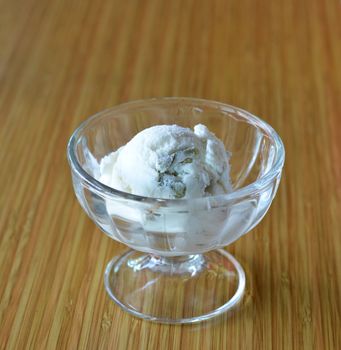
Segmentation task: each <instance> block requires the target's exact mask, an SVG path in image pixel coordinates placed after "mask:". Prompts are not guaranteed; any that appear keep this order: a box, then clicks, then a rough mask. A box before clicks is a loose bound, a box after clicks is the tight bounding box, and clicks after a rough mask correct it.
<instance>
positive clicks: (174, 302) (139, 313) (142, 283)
mask: <svg viewBox="0 0 341 350" xmlns="http://www.w3.org/2000/svg"><path fill="white" fill-rule="evenodd" d="M104 279H105V288H106V290H107V292H108V294H109V296H110V297H111V299H113V300H114V301H115V302H116V303H117V304H118V305H119V306H120V307H121V308H122V309H123V310H125V311H127V312H129V313H130V314H132V315H134V316H136V317H140V318H143V319H145V320H149V321H155V322H159V323H171V324H184V323H196V322H201V321H204V320H207V319H210V318H212V317H215V316H218V315H220V314H222V313H223V312H226V311H227V310H230V309H231V308H233V307H234V306H236V305H237V304H238V302H239V301H240V300H241V298H242V296H243V293H244V289H245V273H244V270H243V268H242V267H241V265H240V264H239V263H238V261H237V260H236V259H235V258H234V257H233V256H232V255H231V254H229V253H227V252H226V251H225V250H222V249H219V250H213V251H210V252H207V253H203V254H195V255H187V256H181V257H167V258H166V257H158V256H155V255H152V254H147V253H142V252H137V251H134V250H130V251H128V252H126V253H125V254H123V255H122V256H120V257H119V258H115V259H113V260H111V261H110V263H109V264H108V266H107V268H106V271H105V276H104Z"/></svg>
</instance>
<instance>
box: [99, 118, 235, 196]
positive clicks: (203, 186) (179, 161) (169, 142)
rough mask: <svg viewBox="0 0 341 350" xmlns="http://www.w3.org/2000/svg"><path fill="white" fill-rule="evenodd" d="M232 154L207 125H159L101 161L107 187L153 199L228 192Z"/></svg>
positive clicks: (102, 179) (101, 177)
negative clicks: (185, 126) (188, 126)
mask: <svg viewBox="0 0 341 350" xmlns="http://www.w3.org/2000/svg"><path fill="white" fill-rule="evenodd" d="M229 157H230V154H229V152H227V151H226V150H225V147H224V144H223V143H222V142H221V141H220V140H219V139H218V138H217V137H216V136H215V135H214V134H213V133H212V132H210V131H209V130H208V129H207V127H206V126H204V125H202V124H198V125H196V126H195V127H194V130H192V129H189V128H184V127H181V126H178V125H156V126H153V127H150V128H148V129H145V130H143V131H141V132H140V133H138V134H137V135H136V136H134V137H133V138H132V139H131V140H130V141H129V142H128V143H127V144H126V145H125V146H122V147H121V148H119V149H118V150H117V151H115V152H112V153H110V154H109V155H107V156H105V157H104V158H103V159H102V160H101V163H100V178H99V180H100V181H101V182H103V183H104V184H106V185H108V186H110V187H112V188H115V189H118V190H121V191H124V192H129V193H132V194H136V195H141V196H146V197H154V198H165V199H173V198H198V197H204V196H209V195H216V194H222V193H228V192H230V191H231V190H232V186H231V181H230V175H229V173H230V166H229Z"/></svg>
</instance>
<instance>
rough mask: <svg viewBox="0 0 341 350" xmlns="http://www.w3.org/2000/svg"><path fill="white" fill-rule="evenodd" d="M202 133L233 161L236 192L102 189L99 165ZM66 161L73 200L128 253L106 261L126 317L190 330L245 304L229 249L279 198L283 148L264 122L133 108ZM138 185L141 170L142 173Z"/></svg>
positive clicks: (78, 140)
mask: <svg viewBox="0 0 341 350" xmlns="http://www.w3.org/2000/svg"><path fill="white" fill-rule="evenodd" d="M199 123H201V124H204V125H206V126H208V127H209V129H210V130H211V131H212V132H214V134H215V135H216V136H217V137H218V138H219V139H220V140H222V142H223V143H224V145H225V147H226V150H228V151H229V152H230V154H231V156H230V177H231V183H232V187H233V191H232V192H230V193H227V194H219V195H215V196H208V197H202V198H193V199H160V198H150V197H143V196H138V195H133V194H130V193H127V192H121V191H118V190H115V189H113V188H111V187H108V186H106V185H105V184H103V183H101V182H100V181H99V180H98V179H99V177H100V166H99V163H100V161H101V159H102V158H103V157H104V156H106V155H107V154H109V153H110V152H112V151H113V150H116V149H118V148H119V147H121V146H122V145H124V144H126V143H127V142H128V141H129V140H130V139H131V138H132V137H133V136H135V135H136V134H137V133H138V132H140V131H141V130H143V129H146V128H148V127H150V126H154V125H163V124H177V125H180V126H183V127H189V128H192V127H193V126H194V125H196V124H199ZM67 155H68V160H69V164H70V167H71V173H72V180H73V186H74V190H75V193H76V196H77V198H78V200H79V202H80V204H81V206H82V208H83V209H84V210H85V212H86V213H87V214H88V216H89V217H90V218H91V219H92V220H93V221H94V222H95V223H96V224H97V226H99V227H100V228H101V230H102V231H104V233H106V234H107V235H108V236H109V237H111V238H113V239H115V240H117V241H119V242H121V243H123V244H125V245H127V246H128V247H130V248H132V249H131V250H129V251H127V252H126V253H125V254H123V255H122V256H120V257H118V258H114V259H113V260H112V261H110V262H109V264H108V266H107V268H106V271H105V276H104V279H105V287H106V290H107V292H108V294H109V296H110V297H111V298H112V299H113V300H114V301H115V302H116V303H117V304H118V305H119V306H121V307H122V308H123V309H124V310H125V311H127V312H129V313H131V314H133V315H135V316H137V317H140V318H143V319H147V320H151V321H157V322H162V323H194V322H199V321H203V320H206V319H209V318H211V317H214V316H217V315H219V314H221V313H223V312H225V311H227V310H229V309H231V308H232V307H234V306H235V305H237V304H238V302H239V301H240V300H241V298H242V296H243V292H244V289H245V273H244V271H243V268H242V267H241V265H240V264H239V263H238V261H237V260H236V259H235V258H234V257H233V256H232V255H230V254H229V253H228V252H226V251H225V250H223V249H221V248H222V247H224V246H227V245H229V244H230V243H232V242H233V241H235V240H236V239H238V238H239V237H240V236H241V235H243V234H245V233H247V232H249V231H250V230H251V229H252V228H253V227H255V226H256V225H257V224H258V223H259V222H260V220H261V219H262V218H263V217H264V215H265V214H266V212H267V210H268V209H269V207H270V204H271V202H272V200H273V198H274V196H275V194H276V191H277V187H278V184H279V181H280V177H281V172H282V168H283V164H284V147H283V144H282V141H281V139H280V138H279V136H278V135H277V133H276V132H275V131H274V130H273V129H272V128H271V127H270V126H269V125H268V124H267V123H265V122H264V121H262V120H260V119H259V118H257V117H255V116H253V115H252V114H250V113H248V112H246V111H244V110H241V109H239V108H236V107H233V106H229V105H226V104H223V103H219V102H214V101H207V100H201V99H194V98H157V99H149V100H141V101H133V102H130V103H126V104H123V105H119V106H117V107H114V108H112V109H108V110H105V111H103V112H100V113H98V114H96V115H94V116H93V117H91V118H89V119H88V120H86V121H85V122H84V123H83V124H81V125H80V126H79V128H78V129H76V130H75V132H74V133H73V135H72V136H71V138H70V141H69V143H68V148H67ZM136 176H137V177H138V176H139V169H136Z"/></svg>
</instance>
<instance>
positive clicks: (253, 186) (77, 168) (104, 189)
mask: <svg viewBox="0 0 341 350" xmlns="http://www.w3.org/2000/svg"><path fill="white" fill-rule="evenodd" d="M181 101H183V102H187V103H194V104H197V105H198V107H200V104H201V105H208V104H210V105H214V106H215V107H218V108H220V109H222V110H225V111H227V112H230V113H231V112H236V114H237V115H238V116H240V117H242V118H243V119H245V120H247V121H248V122H249V123H250V122H251V123H250V124H255V125H257V126H258V127H260V128H261V129H263V130H265V131H266V132H267V134H268V135H270V136H271V138H272V140H273V142H274V145H275V147H276V151H277V152H276V159H275V162H274V165H273V166H272V167H271V169H270V170H269V171H268V172H267V173H266V174H265V175H263V176H262V177H260V178H259V179H257V180H256V181H253V182H252V183H250V184H248V185H246V186H243V187H241V188H238V189H237V190H235V191H232V192H230V193H224V194H219V195H212V196H206V197H199V198H178V199H168V198H156V197H145V196H140V195H136V194H131V193H128V192H123V191H120V190H116V189H114V188H112V187H109V186H107V185H105V184H103V183H102V182H100V181H98V180H96V178H94V177H93V176H91V175H90V174H89V173H87V172H86V171H85V170H84V169H83V167H82V166H81V164H80V163H79V162H78V159H77V156H76V153H75V146H76V141H77V139H78V136H79V134H80V133H81V131H82V130H83V129H84V128H85V127H86V126H87V125H88V124H90V123H91V122H92V121H93V120H95V119H97V118H100V117H103V116H105V115H106V114H107V113H112V112H122V111H124V110H126V109H129V108H130V107H135V108H136V107H138V106H139V105H141V107H142V106H143V105H145V104H147V103H148V104H159V103H162V102H166V103H167V102H168V103H172V102H181ZM67 159H68V162H69V165H70V167H71V170H72V171H74V172H75V173H76V174H77V175H78V176H79V177H80V178H81V179H82V180H83V181H84V182H85V183H86V184H87V185H88V186H90V188H91V189H92V190H94V191H95V192H96V193H98V194H100V195H105V197H107V198H113V199H117V197H121V198H124V199H129V200H134V201H138V202H141V201H143V202H149V203H155V202H157V203H158V204H159V205H160V204H162V203H167V204H169V203H172V204H180V203H182V204H183V203H184V202H188V201H191V202H192V201H203V200H204V201H207V200H212V199H213V200H214V199H217V200H224V201H230V200H233V201H235V200H238V199H240V198H243V197H246V196H250V195H252V194H255V193H257V192H259V191H261V190H262V189H263V188H265V187H266V186H267V185H268V184H269V183H271V182H272V181H273V180H274V179H275V178H276V177H277V176H278V175H280V174H281V172H282V168H283V165H284V160H285V149H284V144H283V142H282V140H281V138H280V137H279V135H278V134H277V132H276V131H275V130H274V129H273V128H272V127H271V126H270V125H269V124H268V123H267V122H265V121H264V120H262V119H260V118H259V117H257V116H255V115H253V114H252V113H250V112H248V111H246V110H244V109H242V108H239V107H235V106H233V105H229V104H227V103H223V102H219V101H215V100H207V99H202V98H192V97H156V98H148V99H139V100H132V101H129V102H125V103H121V104H118V105H116V106H114V107H111V108H107V109H104V110H102V111H99V112H97V113H95V114H94V115H92V116H90V117H89V118H87V119H86V120H85V121H83V122H82V123H81V124H80V125H79V126H78V127H77V128H76V129H75V130H74V132H73V133H72V135H71V137H70V139H69V141H68V144H67Z"/></svg>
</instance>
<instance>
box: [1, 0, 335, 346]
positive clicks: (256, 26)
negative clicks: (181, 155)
mask: <svg viewBox="0 0 341 350" xmlns="http://www.w3.org/2000/svg"><path fill="white" fill-rule="evenodd" d="M0 4H1V6H0V79H1V80H0V82H1V83H0V147H1V148H0V160H1V163H0V164H1V172H0V205H1V206H0V210H1V211H0V277H1V282H0V296H1V306H0V334H1V335H0V348H1V349H5V348H6V349H55V348H58V349H76V348H78V349H107V348H110V349H148V350H149V349H211V348H212V349H252V348H254V349H340V348H341V332H340V330H341V323H340V317H341V316H340V315H341V294H340V293H341V3H340V1H337V0H330V1H326V0H301V1H295V0H287V1H280V0H277V1H270V0H269V1H254V0H241V1H232V0H230V1H211V0H210V1H209V0H206V1H205V0H203V1H201V0H195V1H194V0H191V1H187V0H185V1H183V0H172V1H166V0H164V1H163V0H126V1H84V0H82V1H81V0H51V1H43V0H25V1H24V0H11V1H6V0H0ZM151 96H194V97H203V98H207V99H214V100H220V101H224V102H228V103H230V104H234V105H237V106H240V107H242V108H244V109H248V110H250V111H251V112H253V113H254V114H256V115H259V116H261V117H262V118H264V119H265V120H266V121H268V122H269V123H270V124H272V125H273V126H274V128H275V129H276V130H277V131H278V132H279V134H280V135H281V136H282V138H283V141H284V143H285V146H286V152H287V158H286V165H285V171H284V176H283V180H282V182H281V185H280V188H279V192H278V195H277V197H276V199H275V201H274V203H273V205H272V208H271V209H270V211H269V213H268V215H267V216H266V218H265V219H264V220H263V221H262V223H261V224H260V225H259V226H258V227H257V228H256V229H254V230H253V232H251V233H250V234H248V235H246V236H244V237H243V238H241V239H239V240H238V241H237V242H235V243H234V244H232V245H231V246H230V247H228V249H229V251H231V252H232V253H233V254H235V256H236V257H237V258H238V259H239V260H240V261H241V262H242V263H243V266H244V268H245V269H246V271H247V275H248V287H247V293H246V296H245V298H244V301H243V307H241V309H240V310H238V311H237V312H235V313H232V314H230V315H227V316H226V317H221V318H218V319H216V320H214V321H210V322H206V323H202V324H198V325H193V326H168V325H160V324H153V323H149V322H145V321H142V320H139V319H136V318H133V317H131V316H130V315H128V314H126V313H124V312H123V311H121V310H120V309H119V308H118V307H117V306H116V305H115V304H114V303H113V302H112V301H111V300H110V299H109V297H108V296H107V294H106V292H105V290H104V286H103V271H104V268H105V266H106V263H107V262H108V261H109V260H110V258H111V257H112V256H114V255H117V254H119V253H121V252H123V251H124V250H125V249H126V248H125V247H124V246H123V245H121V244H119V243H116V242H113V241H111V240H110V239H109V238H107V237H106V236H105V235H104V234H101V233H100V231H99V229H97V228H96V227H95V225H94V224H93V223H92V222H91V221H90V219H88V218H87V217H86V215H85V214H84V212H83V211H82V209H81V208H80V206H79V204H78V202H77V200H76V198H75V196H74V193H73V190H72V186H71V180H70V173H69V169H68V164H67V161H66V155H65V153H66V152H65V148H66V143H67V141H68V138H69V136H70V135H71V133H72V131H73V130H74V128H75V127H76V126H77V125H78V124H79V123H80V122H81V121H82V120H84V119H85V118H86V117H88V116H90V115H92V114H93V113H95V112H97V111H99V110H102V109H105V108H107V107H109V106H113V105H116V104H118V103H121V102H124V101H128V100H133V99H139V98H147V97H151Z"/></svg>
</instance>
